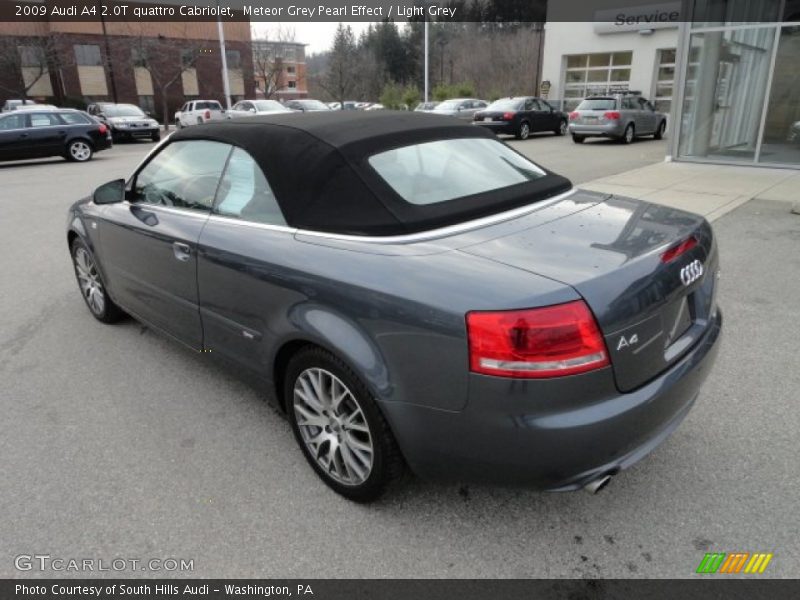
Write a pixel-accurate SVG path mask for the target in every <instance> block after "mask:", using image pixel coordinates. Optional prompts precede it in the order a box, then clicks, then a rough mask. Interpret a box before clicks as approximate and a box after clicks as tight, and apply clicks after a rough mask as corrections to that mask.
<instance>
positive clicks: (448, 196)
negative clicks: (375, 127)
mask: <svg viewBox="0 0 800 600" xmlns="http://www.w3.org/2000/svg"><path fill="white" fill-rule="evenodd" d="M369 164H370V166H372V168H373V169H375V170H376V171H377V172H378V174H379V175H380V176H381V177H382V178H383V179H384V180H385V181H386V183H388V184H389V185H390V186H391V188H392V189H393V190H394V191H395V192H397V193H398V194H399V195H400V196H401V197H402V198H403V199H404V200H405V201H406V202H410V203H411V204H418V205H419V204H435V203H437V202H445V201H447V200H452V199H454V198H462V197H464V196H471V195H473V194H480V193H482V192H488V191H490V190H497V189H501V188H505V187H509V186H512V185H516V184H518V183H523V182H526V181H533V180H534V179H539V178H541V177H544V176H545V172H544V171H542V170H541V169H540V168H539V167H537V166H536V165H535V164H533V163H532V162H530V161H529V160H527V159H526V158H524V157H523V156H521V155H519V154H517V153H516V152H514V151H513V150H512V149H511V148H509V147H508V146H506V145H505V144H503V143H501V142H498V141H497V140H491V139H485V138H462V139H452V140H439V141H435V142H426V143H424V144H415V145H413V146H405V147H402V148H396V149H394V150H389V151H387V152H381V153H379V154H375V155H374V156H372V157H370V158H369Z"/></svg>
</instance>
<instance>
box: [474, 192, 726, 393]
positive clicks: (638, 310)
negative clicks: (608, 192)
mask: <svg viewBox="0 0 800 600" xmlns="http://www.w3.org/2000/svg"><path fill="white" fill-rule="evenodd" d="M691 236H694V237H695V238H696V240H697V244H696V245H695V246H694V247H692V248H691V249H689V250H688V251H686V252H684V253H683V254H681V255H680V256H678V257H677V258H675V259H673V260H671V261H669V262H663V261H662V258H661V255H662V254H663V253H664V252H665V251H666V250H668V249H670V248H671V247H673V246H674V245H675V244H678V243H679V242H681V241H682V240H685V239H687V238H689V237H691ZM461 251H463V252H466V253H469V254H473V255H475V256H481V257H483V258H488V259H491V260H494V261H496V262H500V263H503V264H507V265H510V266H513V267H517V268H519V269H523V270H525V271H529V272H531V273H536V274H537V275H542V276H545V277H548V278H550V279H553V280H556V281H559V282H562V283H565V284H567V285H570V286H572V287H573V288H574V289H575V290H576V291H577V292H578V293H579V294H580V295H581V296H582V297H583V298H584V299H585V300H586V302H587V303H588V305H589V307H590V308H591V309H592V311H593V312H594V314H595V317H596V318H597V321H598V324H599V325H600V328H601V330H602V332H603V336H604V338H605V341H606V346H607V347H608V351H609V355H610V358H611V363H612V367H613V370H614V376H615V378H616V381H617V386H618V387H619V389H620V390H621V391H631V390H633V389H635V388H637V387H639V386H641V385H643V384H644V383H646V382H647V381H649V380H651V379H652V378H653V377H655V376H657V375H658V374H659V373H661V372H662V371H664V370H665V369H667V368H668V367H669V366H670V365H671V364H672V363H674V362H675V361H677V360H679V359H680V357H681V356H683V355H684V354H685V352H686V351H687V350H689V348H691V347H692V346H693V345H694V343H695V342H696V341H697V340H698V339H699V338H700V336H701V335H702V333H703V332H704V330H705V329H706V327H707V326H708V324H709V322H710V321H711V320H712V318H713V306H714V300H715V299H714V295H715V291H716V290H715V288H716V286H715V279H716V274H717V269H718V257H717V250H716V244H715V242H714V238H713V233H712V231H711V227H710V225H709V224H708V222H707V221H706V220H705V219H704V218H703V217H701V216H699V215H694V214H692V213H687V212H684V211H680V210H676V209H673V208H669V207H665V206H660V205H655V204H649V203H646V202H641V201H639V200H634V199H629V198H620V197H614V196H612V197H610V198H607V199H606V200H605V201H603V202H601V203H599V204H596V205H593V206H592V207H590V208H587V209H586V210H582V211H578V212H574V213H572V214H569V215H567V216H564V217H563V218H560V219H557V220H554V221H550V222H546V223H543V224H540V225H537V226H535V227H531V228H527V229H524V230H522V231H517V232H514V233H511V234H510V235H506V236H503V237H498V238H494V239H491V240H488V241H481V242H478V243H476V244H473V245H469V246H466V247H462V248H461ZM498 308H501V307H498Z"/></svg>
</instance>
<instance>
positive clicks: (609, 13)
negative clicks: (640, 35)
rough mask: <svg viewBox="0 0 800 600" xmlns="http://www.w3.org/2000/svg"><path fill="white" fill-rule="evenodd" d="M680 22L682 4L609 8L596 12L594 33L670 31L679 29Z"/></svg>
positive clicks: (669, 3) (665, 3)
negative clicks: (674, 28) (675, 28)
mask: <svg viewBox="0 0 800 600" xmlns="http://www.w3.org/2000/svg"><path fill="white" fill-rule="evenodd" d="M680 20H681V3H680V2H664V3H660V4H645V5H641V6H628V7H625V8H609V9H605V10H597V11H595V13H594V21H595V23H594V32H595V33H598V34H604V33H624V32H628V31H643V30H646V29H670V28H673V27H677V26H678V23H679V22H680Z"/></svg>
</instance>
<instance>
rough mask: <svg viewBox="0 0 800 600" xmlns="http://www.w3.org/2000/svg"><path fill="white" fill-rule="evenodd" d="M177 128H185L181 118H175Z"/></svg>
mask: <svg viewBox="0 0 800 600" xmlns="http://www.w3.org/2000/svg"><path fill="white" fill-rule="evenodd" d="M175 129H183V123H181V120H180V119H175Z"/></svg>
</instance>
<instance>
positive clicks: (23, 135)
mask: <svg viewBox="0 0 800 600" xmlns="http://www.w3.org/2000/svg"><path fill="white" fill-rule="evenodd" d="M26 137H28V134H27V133H20V134H19V139H22V138H26Z"/></svg>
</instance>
